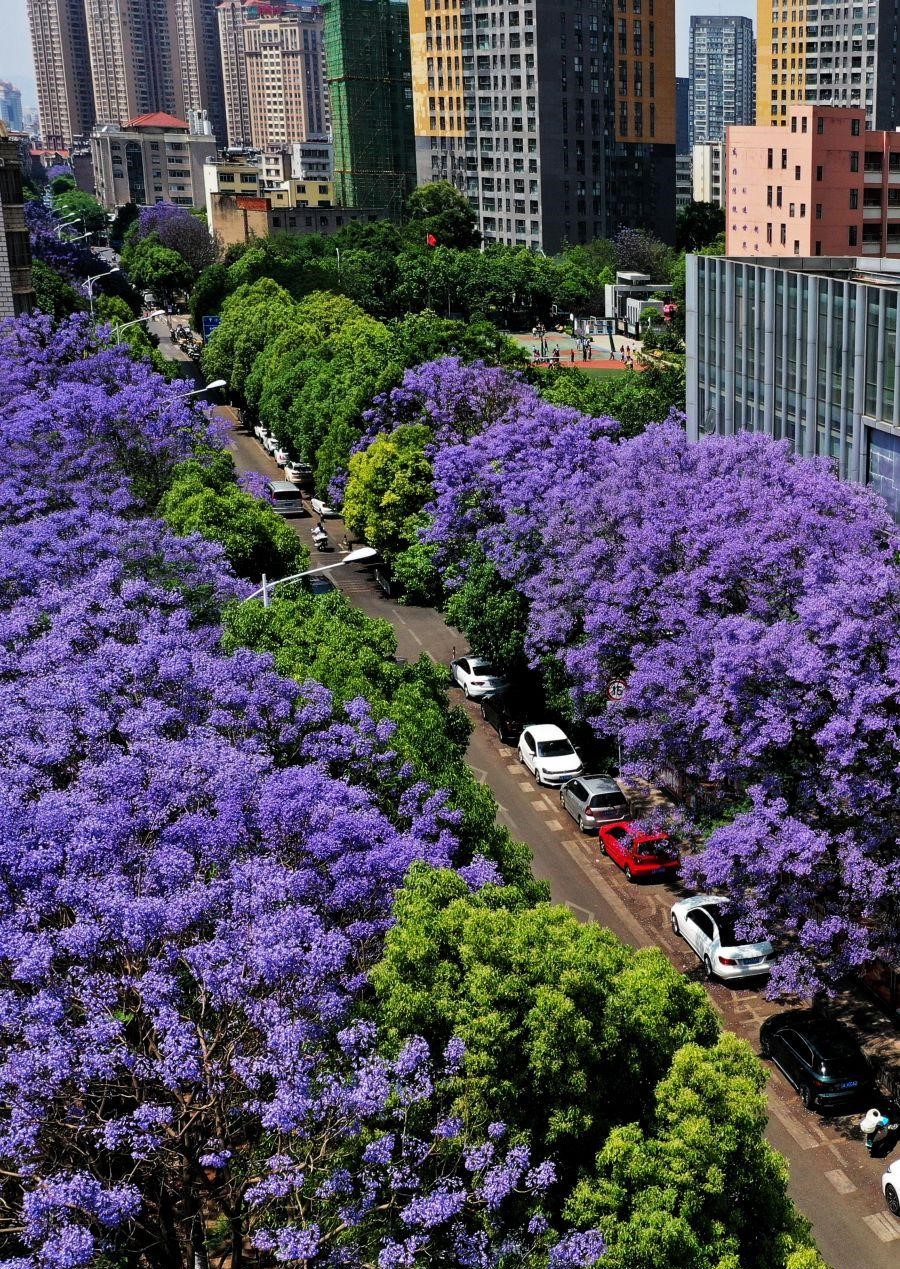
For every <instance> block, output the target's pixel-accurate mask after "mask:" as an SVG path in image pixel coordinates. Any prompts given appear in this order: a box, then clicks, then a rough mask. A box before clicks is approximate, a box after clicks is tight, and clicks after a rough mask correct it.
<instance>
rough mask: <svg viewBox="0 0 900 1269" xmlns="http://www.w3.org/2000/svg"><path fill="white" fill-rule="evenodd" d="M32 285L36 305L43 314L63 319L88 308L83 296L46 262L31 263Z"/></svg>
mask: <svg viewBox="0 0 900 1269" xmlns="http://www.w3.org/2000/svg"><path fill="white" fill-rule="evenodd" d="M31 284H32V286H33V287H34V295H35V303H36V304H37V307H38V308H39V309H40V310H41V312H42V313H49V315H50V316H51V317H55V318H57V319H61V318H63V317H70V316H71V315H72V313H78V312H81V310H82V309H85V308H87V304H86V303H85V299H84V296H83V295H79V294H78V292H77V291H76V290H75V288H74V286H71V285H70V284H69V283H68V282H67V281H66V280H65V278H63V277H61V276H60V274H58V273H57V272H56V270H55V269H53V268H51V267H50V265H49V264H47V262H46V261H45V260H38V259H34V260H32V262H31Z"/></svg>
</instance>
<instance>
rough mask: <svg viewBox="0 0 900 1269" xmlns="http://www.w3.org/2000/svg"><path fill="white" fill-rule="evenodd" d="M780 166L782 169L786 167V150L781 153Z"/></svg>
mask: <svg viewBox="0 0 900 1269" xmlns="http://www.w3.org/2000/svg"><path fill="white" fill-rule="evenodd" d="M781 166H782V167H783V168H786V167H787V150H782V151H781Z"/></svg>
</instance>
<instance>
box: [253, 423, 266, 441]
mask: <svg viewBox="0 0 900 1269" xmlns="http://www.w3.org/2000/svg"><path fill="white" fill-rule="evenodd" d="M253 435H254V436H255V437H256V439H257V440H258V441H259V442H260V443H262V441H264V440H265V438H266V437H267V436H268V435H269V429H268V428H267V427H266V425H265V423H257V424H256V426H255V427H254V429H253Z"/></svg>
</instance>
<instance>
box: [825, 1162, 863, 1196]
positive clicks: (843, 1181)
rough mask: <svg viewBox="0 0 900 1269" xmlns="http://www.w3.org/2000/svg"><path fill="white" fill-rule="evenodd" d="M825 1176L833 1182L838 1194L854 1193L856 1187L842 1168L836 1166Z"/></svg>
mask: <svg viewBox="0 0 900 1269" xmlns="http://www.w3.org/2000/svg"><path fill="white" fill-rule="evenodd" d="M825 1178H826V1180H828V1181H830V1182H831V1184H832V1185H833V1186H834V1188H835V1189H836V1190H837V1192H838V1194H852V1193H853V1191H854V1190H855V1189H856V1186H855V1185H854V1184H853V1182H852V1181H851V1180H850V1178H849V1177H848V1176H847V1173H846V1172H842V1171H841V1169H840V1168H834V1169H833V1170H832V1171H831V1172H826V1173H825Z"/></svg>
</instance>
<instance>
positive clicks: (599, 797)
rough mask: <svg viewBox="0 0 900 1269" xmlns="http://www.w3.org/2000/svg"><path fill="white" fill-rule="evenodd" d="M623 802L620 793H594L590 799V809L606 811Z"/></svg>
mask: <svg viewBox="0 0 900 1269" xmlns="http://www.w3.org/2000/svg"><path fill="white" fill-rule="evenodd" d="M623 801H624V798H623V797H622V794H621V793H595V794H594V796H593V797H592V798H591V809H592V810H594V811H601V810H607V809H608V808H609V807H611V806H621V805H622V803H623Z"/></svg>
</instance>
